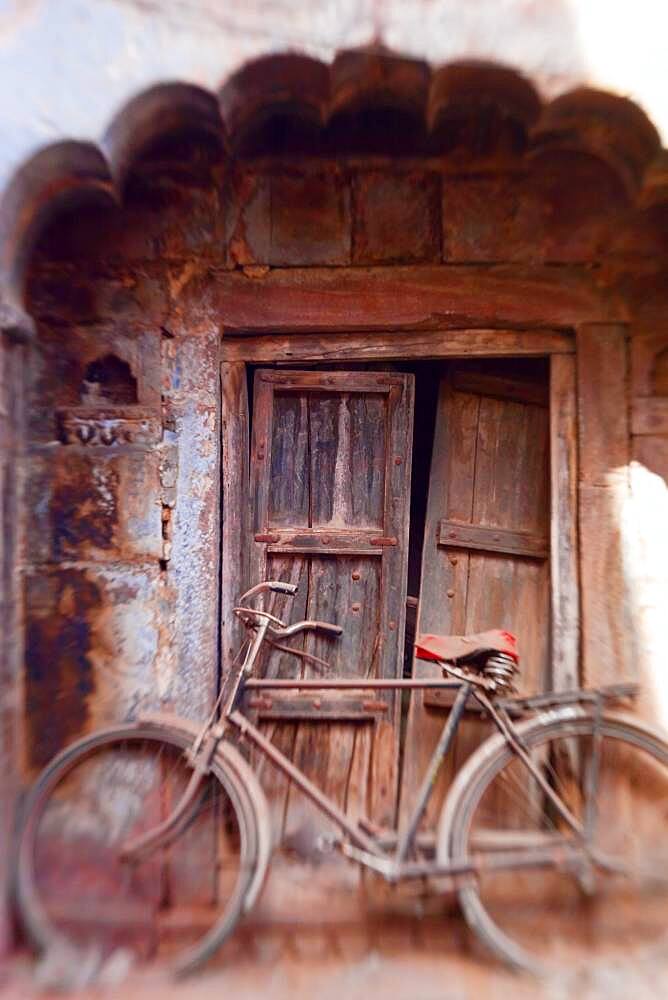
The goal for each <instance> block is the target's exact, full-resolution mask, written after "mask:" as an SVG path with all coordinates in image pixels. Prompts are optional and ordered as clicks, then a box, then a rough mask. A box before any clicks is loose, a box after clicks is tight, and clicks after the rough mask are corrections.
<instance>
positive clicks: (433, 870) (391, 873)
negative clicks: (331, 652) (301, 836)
mask: <svg viewBox="0 0 668 1000" xmlns="http://www.w3.org/2000/svg"><path fill="white" fill-rule="evenodd" d="M260 619H261V623H260V624H259V626H258V627H257V630H256V632H255V635H254V637H253V639H252V641H251V643H250V645H249V648H248V650H247V653H246V657H245V659H244V662H243V664H241V666H240V667H239V668H238V669H237V671H236V672H235V673H234V674H233V676H232V677H231V678H230V690H229V692H228V694H227V697H226V699H225V703H224V707H223V711H222V714H221V720H220V723H219V724H218V726H217V727H216V734H215V735H216V738H220V737H222V736H223V733H224V731H225V729H226V728H227V726H231V727H232V728H234V729H235V730H236V731H237V732H238V733H239V735H240V736H241V738H242V739H243V740H244V741H246V742H247V743H249V744H250V745H252V746H255V747H256V748H257V749H258V750H259V751H260V752H261V753H262V754H263V755H264V756H266V757H268V758H269V760H270V761H271V762H272V764H274V766H275V767H277V768H278V769H279V770H280V771H282V772H283V774H284V775H285V776H286V777H287V778H289V779H290V781H291V782H293V783H294V784H295V785H296V786H297V787H298V788H299V789H300V791H301V792H302V793H303V794H304V795H305V796H306V797H307V798H308V799H309V800H310V801H311V802H312V803H313V804H314V805H315V806H316V807H317V808H318V809H319V810H320V811H321V812H322V813H324V815H326V816H327V817H328V818H329V819H330V820H332V821H333V822H334V823H335V824H336V825H337V826H338V827H339V829H340V830H341V831H342V832H343V833H344V834H345V836H346V837H347V838H348V842H343V843H342V844H340V847H341V850H342V853H344V854H345V855H346V856H348V857H350V858H351V859H352V860H355V861H357V862H359V863H360V864H362V865H364V866H366V867H368V868H372V869H374V870H375V871H377V872H379V873H380V874H382V875H383V876H384V877H385V878H387V879H388V880H389V881H396V880H398V879H402V878H416V877H421V876H427V875H429V876H457V875H465V874H470V873H473V872H475V871H476V867H477V866H476V865H475V864H473V863H467V864H461V865H458V866H454V865H447V866H438V865H437V864H436V863H435V862H432V861H425V862H419V861H418V862H416V861H408V860H407V858H408V856H409V853H410V852H411V849H412V848H413V847H414V846H415V844H416V837H417V831H418V827H419V825H420V821H421V819H422V817H423V815H424V812H425V810H426V808H427V805H428V803H429V799H430V797H431V795H432V793H433V789H434V786H435V781H436V777H437V775H438V772H439V770H440V768H441V766H442V765H443V761H444V760H445V758H446V756H447V754H448V751H449V750H450V747H451V745H452V741H453V739H454V737H455V735H456V733H457V730H458V728H459V724H460V722H461V719H462V716H463V714H464V711H465V708H466V704H467V701H468V699H469V697H470V696H473V697H474V698H476V699H477V700H478V701H479V702H480V705H481V708H482V709H483V710H484V711H485V712H486V713H487V714H488V715H489V716H490V718H491V719H492V720H493V722H494V723H495V725H496V727H497V729H498V730H499V731H500V732H501V733H502V735H503V736H504V738H505V739H506V740H507V742H508V743H509V745H510V746H511V747H512V749H513V751H514V752H515V753H517V754H518V755H519V756H520V758H521V759H522V760H523V762H524V764H525V766H526V767H527V768H528V769H529V770H530V771H531V773H532V774H533V775H534V778H535V779H536V781H537V782H538V784H539V786H540V787H541V788H542V790H543V791H544V793H545V794H546V795H547V796H548V798H549V799H550V800H551V802H552V804H553V806H554V807H555V809H556V810H557V811H558V812H559V814H560V815H561V817H562V819H563V820H564V822H565V823H566V824H567V825H568V826H569V827H570V828H571V829H572V830H573V832H574V833H575V834H576V835H577V836H578V837H579V838H581V839H584V836H585V834H584V830H583V829H582V827H581V825H580V824H579V823H578V821H577V820H576V819H575V817H574V816H573V815H572V813H571V812H570V810H569V809H568V807H567V806H566V804H565V803H564V802H563V801H562V799H561V798H560V797H559V796H558V795H557V794H556V793H555V791H554V789H552V788H551V786H550V785H549V783H548V782H547V781H546V780H545V778H544V776H543V775H542V774H541V773H540V771H538V770H537V768H536V767H535V766H534V764H533V761H532V760H531V758H530V756H529V755H528V754H527V753H526V751H525V750H524V749H523V748H522V746H521V743H520V741H519V740H518V738H517V736H516V734H515V730H514V727H513V724H512V721H511V720H510V718H509V717H508V715H507V714H506V713H505V711H504V709H503V708H500V709H499V708H496V707H495V706H494V705H493V703H492V702H491V700H490V699H489V698H487V696H486V695H485V694H484V693H482V692H480V691H478V690H477V689H476V686H475V684H474V683H473V682H466V681H459V680H451V679H449V678H433V679H430V678H428V679H421V678H415V679H403V678H396V679H386V678H383V679H377V680H368V679H360V680H357V679H353V678H350V679H348V678H346V679H338V680H337V679H330V678H327V679H323V680H285V679H271V678H269V679H267V678H252V677H250V678H249V679H246V677H247V675H248V674H249V673H251V672H252V669H253V665H254V663H255V660H256V658H257V655H258V653H259V650H260V648H261V646H262V643H263V641H264V639H265V636H266V632H267V629H268V627H269V625H270V616H264V617H263V616H262V615H260ZM424 688H432V689H433V688H435V689H440V690H443V689H446V690H450V691H455V692H456V695H455V699H454V703H453V706H452V709H451V711H450V712H449V714H448V717H447V719H446V721H445V723H444V726H443V730H442V732H441V735H440V738H439V740H438V743H437V745H436V747H435V749H434V752H433V754H432V756H431V759H430V761H429V764H428V765H427V769H426V771H425V774H424V777H423V779H422V783H421V785H420V789H419V792H418V796H417V799H416V802H415V805H414V806H413V809H412V811H411V814H410V816H409V818H408V821H407V822H406V824H405V825H404V826H403V828H402V829H401V830H400V831H399V832H398V833H397V835H396V838H392V839H393V840H395V842H394V843H390V844H389V845H388V839H387V835H386V834H384V831H379V830H378V828H377V827H376V826H375V824H374V823H373V822H372V821H371V820H370V819H369V818H368V817H362V818H361V819H358V820H357V821H356V822H352V821H351V820H350V819H349V817H348V816H347V815H346V814H345V812H344V811H343V810H342V809H340V808H339V806H338V805H337V804H336V803H335V802H334V801H333V800H332V799H331V798H329V796H327V795H326V794H324V793H323V792H322V791H321V790H320V789H319V788H318V787H317V785H315V784H314V783H313V782H312V781H311V780H310V779H309V778H308V777H307V776H306V775H305V774H304V773H303V772H302V771H301V770H300V769H299V768H298V767H297V766H296V765H295V764H293V762H292V761H291V760H289V759H288V758H287V757H286V756H285V755H284V754H283V753H282V752H281V751H280V750H279V749H278V748H277V747H275V746H274V744H273V743H272V742H271V740H269V739H267V737H266V736H265V735H264V734H263V733H262V732H261V731H260V730H259V729H258V728H257V726H255V725H254V724H253V723H252V722H251V720H250V719H248V718H247V717H246V715H244V713H243V711H241V710H240V709H239V708H238V705H239V703H240V701H241V699H242V698H243V695H244V693H245V692H246V691H252V690H256V691H257V690H265V691H266V690H271V689H274V690H276V689H281V690H294V691H303V690H310V691H312V690H332V691H342V690H346V689H348V690H350V689H354V690H357V691H378V690H388V689H390V690H410V691H414V690H418V689H424ZM392 848H393V849H392ZM559 849H560V851H561V856H562V857H563V851H564V844H563V842H561V841H560V844H559ZM555 851H556V848H554V849H551V850H549V851H547V850H545V849H542V850H537V849H533V850H530V849H526V850H524V851H521V852H517V853H516V854H515V856H514V857H513V858H509V857H508V856H507V855H508V852H505V854H506V859H505V861H506V863H505V864H503V865H501V866H502V867H508V868H513V867H536V866H538V867H542V866H544V865H549V864H552V863H553V862H554V856H555ZM498 860H499V863H500V862H501V859H498Z"/></svg>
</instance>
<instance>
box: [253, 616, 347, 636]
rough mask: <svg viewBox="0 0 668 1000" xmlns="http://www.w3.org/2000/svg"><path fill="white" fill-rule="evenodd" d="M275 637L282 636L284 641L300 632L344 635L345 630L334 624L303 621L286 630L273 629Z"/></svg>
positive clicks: (287, 627)
mask: <svg viewBox="0 0 668 1000" xmlns="http://www.w3.org/2000/svg"><path fill="white" fill-rule="evenodd" d="M271 631H272V632H273V634H274V635H278V636H280V637H281V638H282V639H285V638H287V637H288V636H291V635H297V633H298V632H308V631H312V632H324V633H325V634H326V635H336V636H339V635H341V634H342V632H343V629H342V628H341V626H340V625H334V624H333V623H332V622H318V621H312V620H308V621H303V622H295V623H294V625H288V626H286V628H282V629H272V630H271Z"/></svg>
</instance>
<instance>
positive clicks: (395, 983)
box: [0, 919, 668, 1000]
mask: <svg viewBox="0 0 668 1000" xmlns="http://www.w3.org/2000/svg"><path fill="white" fill-rule="evenodd" d="M464 936H465V932H464V931H463V929H462V926H461V923H460V922H459V921H443V920H440V921H437V920H434V921H432V920H431V919H429V920H423V921H410V920H409V921H401V920H400V921H387V922H385V921H383V922H381V923H379V924H378V925H377V926H374V927H372V928H369V929H367V930H365V929H361V928H360V926H359V925H357V926H355V927H345V926H339V925H336V926H331V927H327V928H312V927H293V926H290V927H282V928H276V927H273V928H267V929H266V930H263V931H261V932H260V931H258V930H257V929H254V930H253V931H252V933H249V932H246V933H243V932H242V933H238V934H237V935H235V937H234V938H233V939H232V941H230V942H228V943H227V944H226V945H225V947H224V948H223V949H222V950H221V953H220V954H219V956H217V957H216V959H215V960H214V961H212V962H211V963H210V964H209V965H208V966H207V967H206V969H203V970H202V971H201V972H199V973H198V974H196V975H193V976H191V977H189V978H188V979H187V980H184V981H182V982H175V981H174V980H173V979H172V978H171V977H170V976H169V973H168V972H167V970H166V969H165V968H164V967H161V966H153V967H151V968H146V969H142V970H139V969H137V970H131V971H129V972H128V971H127V967H124V966H123V964H122V963H120V964H117V965H116V967H113V965H112V967H111V968H108V969H107V970H106V972H105V974H104V976H103V977H102V981H100V980H99V979H98V981H97V982H96V985H95V986H88V987H84V988H79V989H77V990H76V991H72V992H70V993H67V992H62V991H60V990H55V989H53V984H50V985H49V984H47V983H45V982H42V983H38V982H37V981H36V976H35V964H34V962H33V960H32V959H31V958H30V957H28V956H26V955H19V956H17V957H16V958H15V959H13V960H12V961H11V962H9V963H8V964H7V965H6V966H5V967H4V968H3V969H0V995H1V996H2V998H3V1000H28V998H30V1000H32V998H38V997H41V998H44V997H55V996H61V997H67V996H70V997H72V998H76V1000H115V998H117V997H118V996H119V995H120V994H121V993H122V996H123V1000H219V998H220V997H221V996H234V998H235V1000H256V998H257V997H271V1000H314V998H317V1000H341V998H342V997H345V1000H369V997H370V996H373V997H376V998H379V1000H380V998H385V997H387V998H392V1000H480V998H484V997H494V998H495V1000H534V998H535V1000H571V998H572V997H575V996H577V997H578V1000H604V998H605V1000H627V998H628V997H633V998H634V1000H659V998H664V997H666V996H668V960H666V961H665V962H663V963H662V964H657V963H656V962H653V963H652V964H651V965H650V964H646V965H643V966H634V967H633V968H632V969H630V968H627V967H624V968H622V967H619V968H618V967H613V966H610V967H608V968H606V969H605V970H599V971H598V972H596V973H595V974H593V975H592V976H591V977H590V978H589V979H588V981H586V982H584V981H582V980H580V981H578V983H577V984H576V983H574V982H572V981H568V980H567V979H566V978H563V979H561V980H556V979H555V981H551V982H547V983H544V984H541V983H538V982H537V981H535V980H532V979H530V978H528V977H524V976H519V975H514V974H513V973H511V972H509V971H507V970H505V969H504V968H503V967H501V966H499V965H498V964H496V963H494V962H493V961H492V960H491V959H489V958H487V957H486V956H483V955H482V954H481V953H476V954H473V953H467V950H466V949H467V945H466V942H465V941H464Z"/></svg>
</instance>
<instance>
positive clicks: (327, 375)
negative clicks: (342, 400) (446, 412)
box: [257, 368, 403, 393]
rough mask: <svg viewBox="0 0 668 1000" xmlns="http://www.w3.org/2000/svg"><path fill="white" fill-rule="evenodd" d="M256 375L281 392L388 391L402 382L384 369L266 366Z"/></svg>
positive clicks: (259, 379) (401, 378)
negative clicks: (318, 369)
mask: <svg viewBox="0 0 668 1000" xmlns="http://www.w3.org/2000/svg"><path fill="white" fill-rule="evenodd" d="M257 378H258V381H260V382H271V383H273V384H274V385H276V386H277V388H279V389H280V390H282V391H286V390H289V389H300V390H302V391H306V390H308V391H309V392H327V393H332V392H336V391H338V392H346V391H350V392H375V393H388V392H389V391H390V389H391V387H392V386H393V385H398V386H401V385H403V377H402V376H401V375H391V374H389V373H387V372H350V371H346V372H299V371H297V372H291V371H285V370H284V369H283V370H281V371H271V370H270V369H266V368H265V369H263V370H262V371H260V372H258V373H257Z"/></svg>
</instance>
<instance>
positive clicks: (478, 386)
mask: <svg viewBox="0 0 668 1000" xmlns="http://www.w3.org/2000/svg"><path fill="white" fill-rule="evenodd" d="M452 384H453V387H454V388H455V389H457V390H459V391H460V392H478V393H480V394H481V395H482V396H490V397H492V398H496V399H504V400H514V401H515V402H516V403H535V404H536V405H537V406H547V405H548V403H549V393H548V387H547V386H546V385H543V384H542V383H541V382H536V381H535V380H533V379H532V380H529V379H527V380H526V381H524V380H523V379H521V378H519V377H517V378H512V377H509V376H508V375H499V374H497V373H496V372H489V371H484V370H482V371H478V370H476V368H471V367H469V366H468V365H467V366H466V367H462V368H456V369H455V371H454V373H453V376H452Z"/></svg>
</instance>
